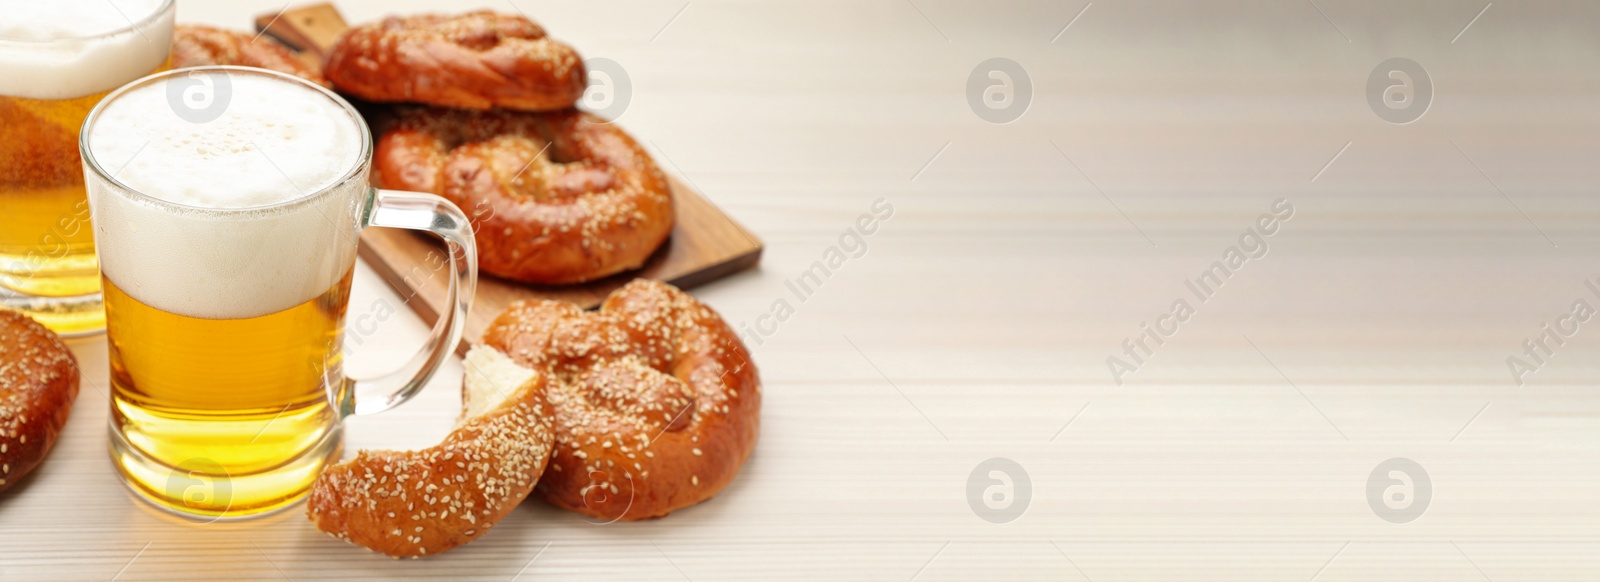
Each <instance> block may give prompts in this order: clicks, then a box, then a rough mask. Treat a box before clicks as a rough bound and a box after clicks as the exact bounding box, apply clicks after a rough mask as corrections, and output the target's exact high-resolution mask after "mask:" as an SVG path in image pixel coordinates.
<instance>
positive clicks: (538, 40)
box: [322, 10, 589, 111]
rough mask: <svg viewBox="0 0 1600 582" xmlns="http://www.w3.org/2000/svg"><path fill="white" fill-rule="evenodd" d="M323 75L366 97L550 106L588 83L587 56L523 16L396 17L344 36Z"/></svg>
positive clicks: (567, 102)
mask: <svg viewBox="0 0 1600 582" xmlns="http://www.w3.org/2000/svg"><path fill="white" fill-rule="evenodd" d="M322 68H323V74H325V75H327V76H328V80H330V81H333V84H334V86H336V87H338V88H339V90H340V91H342V92H345V93H349V94H351V95H355V96H356V97H360V98H362V99H366V100H368V101H379V102H409V103H427V104H429V105H439V106H442V107H459V108H462V109H489V108H492V107H499V108H504V109H516V110H521V111H552V110H556V109H566V108H569V107H572V105H573V104H575V103H577V102H578V99H579V98H581V97H583V92H584V89H586V88H588V83H589V81H588V77H587V75H586V73H585V69H584V66H583V59H582V58H581V57H579V56H578V52H577V51H575V50H573V49H572V47H571V46H568V45H566V44H565V43H562V42H558V41H556V40H554V39H552V38H550V37H549V36H548V35H546V34H545V31H544V29H543V28H541V27H540V26H539V25H538V24H535V23H534V22H533V21H531V20H528V19H527V18H525V17H523V16H521V15H511V14H497V13H495V12H493V11H490V10H479V11H476V12H469V13H466V14H459V15H442V14H421V15H416V16H407V17H397V16H390V17H388V18H385V19H383V20H381V21H379V22H375V23H371V24H365V25H362V26H357V27H354V28H351V29H350V30H347V31H345V33H344V34H343V35H341V36H340V37H339V40H338V41H336V42H335V43H334V45H333V47H332V49H330V50H329V52H328V57H327V59H326V61H325V62H324V64H323V67H322Z"/></svg>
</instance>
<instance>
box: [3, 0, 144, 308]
mask: <svg viewBox="0 0 1600 582" xmlns="http://www.w3.org/2000/svg"><path fill="white" fill-rule="evenodd" d="M119 4H120V5H121V8H120V10H121V11H122V12H121V13H119V12H118V11H115V10H112V9H111V8H112V7H111V6H108V5H107V4H106V3H105V0H54V1H51V2H23V1H16V0H0V306H4V307H9V308H11V309H16V310H18V311H21V312H23V313H27V314H28V315H30V316H32V317H33V318H34V319H36V320H38V321H39V322H40V323H42V324H44V325H45V326H46V327H49V328H50V329H52V330H55V331H56V333H59V334H61V335H65V336H76V335H86V334H92V333H98V332H99V331H100V330H101V329H103V328H104V327H105V318H104V313H103V312H102V311H101V296H100V273H99V272H98V270H97V268H96V265H95V254H94V231H93V229H92V228H91V227H90V225H89V206H88V203H87V201H86V200H85V198H84V191H83V169H82V163H81V162H80V161H79V159H78V148H77V142H78V132H79V129H80V128H81V127H82V125H83V119H84V116H86V115H88V114H89V110H90V109H93V108H94V106H95V104H96V103H99V102H100V98H101V97H102V96H104V95H105V94H106V92H108V91H110V90H112V89H115V88H117V87H118V86H120V85H122V84H124V83H127V82H128V81H132V80H134V79H137V78H139V77H143V76H145V75H148V74H150V73H151V72H154V71H157V70H160V69H161V68H163V67H165V66H166V62H167V53H168V52H169V50H170V47H171V46H172V27H173V24H172V18H173V3H172V0H127V1H123V2H119Z"/></svg>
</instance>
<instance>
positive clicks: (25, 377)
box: [0, 309, 78, 491]
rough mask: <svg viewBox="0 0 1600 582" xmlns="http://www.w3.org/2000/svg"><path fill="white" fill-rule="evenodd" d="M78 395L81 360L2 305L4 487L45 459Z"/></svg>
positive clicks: (0, 472) (0, 452)
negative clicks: (79, 362)
mask: <svg viewBox="0 0 1600 582" xmlns="http://www.w3.org/2000/svg"><path fill="white" fill-rule="evenodd" d="M77 398H78V361H77V360H76V359H74V358H73V357H72V352H71V351H69V350H67V346H66V344H63V343H61V338H59V337H57V336H56V334H55V333H54V332H52V331H50V330H49V329H45V327H44V326H43V325H39V323H38V322H35V321H34V320H33V319H31V318H29V317H28V316H26V315H23V314H20V313H17V312H15V311H7V310H5V309H0V465H3V467H0V491H5V490H7V489H10V488H11V486H12V485H15V484H16V483H17V481H20V480H21V479H22V478H23V477H24V476H26V475H27V474H28V472H29V471H32V470H33V469H34V467H37V466H38V465H39V463H41V462H43V461H44V457H45V454H47V453H49V452H50V447H51V446H52V445H54V444H55V442H56V436H58V435H60V434H61V428H62V427H63V426H65V425H66V424H67V416H68V415H70V414H72V402H73V401H74V400H76V399H77Z"/></svg>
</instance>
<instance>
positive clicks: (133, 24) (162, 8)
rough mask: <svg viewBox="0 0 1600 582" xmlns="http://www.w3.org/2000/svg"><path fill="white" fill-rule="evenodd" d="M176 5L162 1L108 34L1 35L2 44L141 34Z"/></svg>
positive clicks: (44, 42) (40, 42)
mask: <svg viewBox="0 0 1600 582" xmlns="http://www.w3.org/2000/svg"><path fill="white" fill-rule="evenodd" d="M176 3H177V0H161V5H159V6H156V9H155V10H152V11H150V13H149V14H145V15H142V16H140V17H138V18H137V19H133V18H130V19H129V20H128V25H127V26H123V27H119V28H116V29H113V30H110V31H107V32H96V33H93V34H63V35H59V36H51V37H48V38H23V37H17V36H6V35H4V34H0V43H17V44H32V45H45V44H51V43H58V42H67V41H84V40H96V39H102V38H110V37H113V36H120V35H124V34H127V33H129V32H140V31H143V30H144V28H145V26H146V25H149V24H152V23H154V22H155V21H156V20H157V19H159V18H161V17H162V16H163V15H165V14H166V13H167V12H170V11H171V10H172V7H173V6H174V5H176ZM111 9H112V10H117V11H121V10H122V9H121V8H117V6H116V5H115V4H113V5H111ZM123 16H124V17H126V16H127V15H126V14H124V15H123ZM141 34H142V32H141Z"/></svg>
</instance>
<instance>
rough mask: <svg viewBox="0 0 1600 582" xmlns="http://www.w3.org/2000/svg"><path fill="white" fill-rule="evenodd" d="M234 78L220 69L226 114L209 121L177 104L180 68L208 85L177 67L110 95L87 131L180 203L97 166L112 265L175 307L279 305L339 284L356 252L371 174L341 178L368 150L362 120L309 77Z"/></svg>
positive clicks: (198, 311) (97, 196)
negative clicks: (172, 89)
mask: <svg viewBox="0 0 1600 582" xmlns="http://www.w3.org/2000/svg"><path fill="white" fill-rule="evenodd" d="M227 78H228V85H229V89H228V90H226V91H224V90H222V89H221V87H222V82H221V81H216V82H213V88H214V89H213V90H214V94H213V95H212V99H213V100H214V101H213V107H220V108H221V115H220V116H219V117H217V118H215V119H212V120H210V121H203V122H193V121H189V120H186V119H184V118H183V117H181V116H180V115H179V111H181V110H182V109H181V108H182V107H184V106H183V105H182V104H179V105H176V106H173V105H170V104H169V102H168V94H169V92H168V89H169V87H168V83H169V81H170V82H174V83H182V84H186V85H185V86H189V87H194V86H197V84H196V83H194V82H193V79H191V78H189V77H173V78H169V79H168V80H166V81H157V82H154V83H150V84H147V85H143V86H140V87H136V88H134V89H132V90H130V91H128V92H127V93H124V94H122V95H121V96H119V97H118V98H117V99H116V101H113V102H110V103H107V104H106V106H105V108H104V109H103V110H102V111H101V112H100V114H99V116H98V117H97V118H96V119H95V120H94V121H93V125H92V127H90V128H89V130H88V131H89V144H90V146H89V147H90V154H91V155H92V156H93V159H94V161H95V162H96V163H98V164H99V166H100V167H101V168H102V169H103V170H105V171H106V172H107V173H109V174H111V175H113V176H114V177H115V178H116V179H117V180H118V181H119V182H121V183H122V184H124V185H126V186H128V187H129V188H132V189H133V190H135V191H137V192H139V193H140V194H143V195H145V196H149V197H150V198H155V199H157V200H160V201H165V202H169V203H173V204H177V205H181V206H178V207H174V206H171V205H167V204H162V203H160V202H155V201H151V200H144V199H141V198H140V197H138V196H130V195H127V194H125V193H123V191H122V189H121V188H119V187H117V186H115V185H112V184H107V183H104V182H103V181H101V180H98V179H95V178H93V175H92V174H91V179H90V180H89V181H88V187H89V193H90V195H89V200H90V204H91V205H92V210H93V212H94V225H95V244H96V247H97V248H98V250H99V253H100V269H101V272H102V273H104V274H105V276H106V277H107V278H109V279H110V280H111V281H112V282H113V283H115V284H116V286H117V287H118V288H119V289H121V290H123V291H124V292H126V293H128V294H129V295H131V296H133V297H134V298H135V299H138V300H139V301H140V302H142V303H144V304H146V305H149V306H151V307H155V308H158V309H161V310H163V311H167V312H170V313H177V314H180V315H187V316H191V317H202V318H208V319H237V318H246V317H256V316H260V315H266V314H269V313H275V312H278V311H282V310H284V309H288V308H290V307H293V306H295V305H298V304H300V303H303V302H305V301H307V300H309V299H312V298H314V297H316V296H317V295H319V294H321V293H322V292H324V291H327V290H328V289H329V288H330V287H332V286H333V285H334V284H335V283H336V282H337V281H338V280H339V279H340V278H341V277H343V276H344V274H345V273H346V272H348V271H349V270H350V268H351V267H352V266H353V264H354V261H355V233H356V231H357V226H356V221H357V215H356V213H357V211H358V207H359V204H360V202H361V200H362V199H363V197H364V195H365V192H364V190H365V188H366V176H365V175H359V176H356V177H355V178H353V179H352V180H351V181H349V182H347V183H344V184H341V185H337V187H335V183H336V182H337V181H338V179H339V178H341V177H343V176H344V175H345V174H346V173H348V172H350V171H351V169H352V168H355V167H356V166H357V165H358V164H359V163H360V162H361V160H360V159H359V157H360V153H361V151H362V147H363V141H362V140H363V134H362V130H361V126H360V125H359V124H358V122H357V121H356V120H354V119H352V118H351V117H350V115H349V114H347V113H346V112H345V110H344V109H343V107H342V106H341V105H340V104H339V103H337V102H335V101H333V100H331V99H329V98H328V97H326V96H325V95H323V94H322V93H321V92H319V91H316V90H313V89H310V88H307V87H305V86H303V85H299V84H298V83H296V82H293V81H288V80H284V79H280V78H276V77H271V76H267V75H265V74H251V73H230V74H228V75H227ZM180 95H181V92H180ZM224 104H225V105H224ZM330 187H335V189H334V190H333V191H331V192H326V193H322V194H320V195H316V194H317V193H318V192H319V191H322V190H325V189H328V188H330ZM267 205H275V206H271V207H265V206H267Z"/></svg>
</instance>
